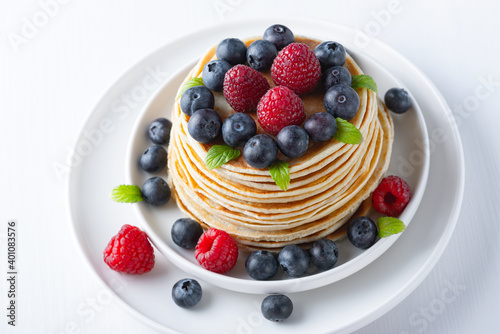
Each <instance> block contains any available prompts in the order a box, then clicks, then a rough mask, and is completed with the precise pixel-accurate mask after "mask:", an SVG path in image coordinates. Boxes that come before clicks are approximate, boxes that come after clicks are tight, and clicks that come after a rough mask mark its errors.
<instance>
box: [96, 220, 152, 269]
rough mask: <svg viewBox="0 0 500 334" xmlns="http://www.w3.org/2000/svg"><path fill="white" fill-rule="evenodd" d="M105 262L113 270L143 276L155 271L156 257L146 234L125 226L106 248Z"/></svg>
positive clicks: (133, 227) (135, 228)
mask: <svg viewBox="0 0 500 334" xmlns="http://www.w3.org/2000/svg"><path fill="white" fill-rule="evenodd" d="M104 262H106V264H107V265H108V266H109V267H110V268H111V269H113V270H116V271H119V272H122V273H127V274H137V275H141V274H144V273H147V272H148V271H151V269H153V267H154V265H155V255H154V250H153V247H152V246H151V244H150V243H149V240H148V236H147V235H146V233H144V232H143V231H141V230H140V229H139V228H137V227H135V226H130V225H123V226H122V228H121V230H120V232H118V234H116V235H115V236H114V237H112V238H111V241H110V242H109V243H108V245H107V246H106V249H105V250H104Z"/></svg>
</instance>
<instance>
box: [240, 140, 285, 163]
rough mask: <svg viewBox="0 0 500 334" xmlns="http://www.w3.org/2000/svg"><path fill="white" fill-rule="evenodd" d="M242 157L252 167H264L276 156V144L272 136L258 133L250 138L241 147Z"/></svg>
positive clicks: (274, 159)
mask: <svg viewBox="0 0 500 334" xmlns="http://www.w3.org/2000/svg"><path fill="white" fill-rule="evenodd" d="M243 157H244V158H245V161H246V162H247V164H249V165H250V166H251V167H253V168H266V167H269V166H271V165H272V164H273V162H274V161H276V158H277V157H278V145H276V142H275V141H274V139H273V137H271V136H269V135H266V134H260V135H256V136H253V137H252V138H250V139H249V140H248V141H247V143H246V144H245V147H244V148H243Z"/></svg>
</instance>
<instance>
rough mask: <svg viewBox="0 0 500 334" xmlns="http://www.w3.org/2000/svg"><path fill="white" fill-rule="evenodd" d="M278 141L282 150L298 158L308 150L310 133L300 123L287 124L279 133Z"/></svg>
mask: <svg viewBox="0 0 500 334" xmlns="http://www.w3.org/2000/svg"><path fill="white" fill-rule="evenodd" d="M276 142H277V143H278V147H279V148H280V151H281V152H282V153H283V154H284V155H286V156H287V157H289V158H298V157H301V156H303V155H304V154H305V153H306V152H307V148H308V147H309V135H308V134H307V132H306V130H304V129H303V128H301V127H300V126H298V125H289V126H285V127H284V128H283V129H281V131H280V132H279V133H278V136H277V137H276Z"/></svg>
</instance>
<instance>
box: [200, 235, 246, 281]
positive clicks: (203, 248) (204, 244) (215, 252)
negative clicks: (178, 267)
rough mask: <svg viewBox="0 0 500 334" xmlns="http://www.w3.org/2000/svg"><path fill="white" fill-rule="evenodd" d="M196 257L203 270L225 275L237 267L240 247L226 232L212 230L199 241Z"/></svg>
mask: <svg viewBox="0 0 500 334" xmlns="http://www.w3.org/2000/svg"><path fill="white" fill-rule="evenodd" d="M194 256H195V257H196V260H198V262H199V263H200V264H201V266H202V267H203V268H205V269H207V270H210V271H213V272H215V273H219V274H224V273H226V272H228V271H229V270H231V269H232V268H233V267H234V266H235V265H236V260H237V259H238V246H237V245H236V242H235V241H234V240H233V238H231V236H230V235H229V234H228V233H227V232H226V231H222V230H218V229H216V228H210V229H208V230H207V231H205V232H204V233H203V234H202V235H201V237H200V239H199V240H198V244H197V245H196V250H195V252H194Z"/></svg>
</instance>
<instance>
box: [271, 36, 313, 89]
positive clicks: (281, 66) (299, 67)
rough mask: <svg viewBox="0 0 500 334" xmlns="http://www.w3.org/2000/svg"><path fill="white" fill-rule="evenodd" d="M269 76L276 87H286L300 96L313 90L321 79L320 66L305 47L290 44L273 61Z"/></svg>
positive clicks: (299, 44)
mask: <svg viewBox="0 0 500 334" xmlns="http://www.w3.org/2000/svg"><path fill="white" fill-rule="evenodd" d="M271 76H272V78H273V81H274V83H275V84H276V85H277V86H286V87H288V88H290V89H291V90H292V91H293V92H294V93H296V94H299V95H300V94H304V93H308V92H310V91H312V90H313V89H314V87H315V86H316V84H317V83H318V81H319V78H320V77H321V65H320V64H319V61H318V58H317V57H316V55H315V54H314V52H312V50H311V49H310V48H309V47H308V46H307V45H305V44H301V43H292V44H290V45H288V46H287V47H285V48H284V49H283V50H281V51H280V53H278V56H276V58H275V59H274V62H273V66H272V67H271Z"/></svg>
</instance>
